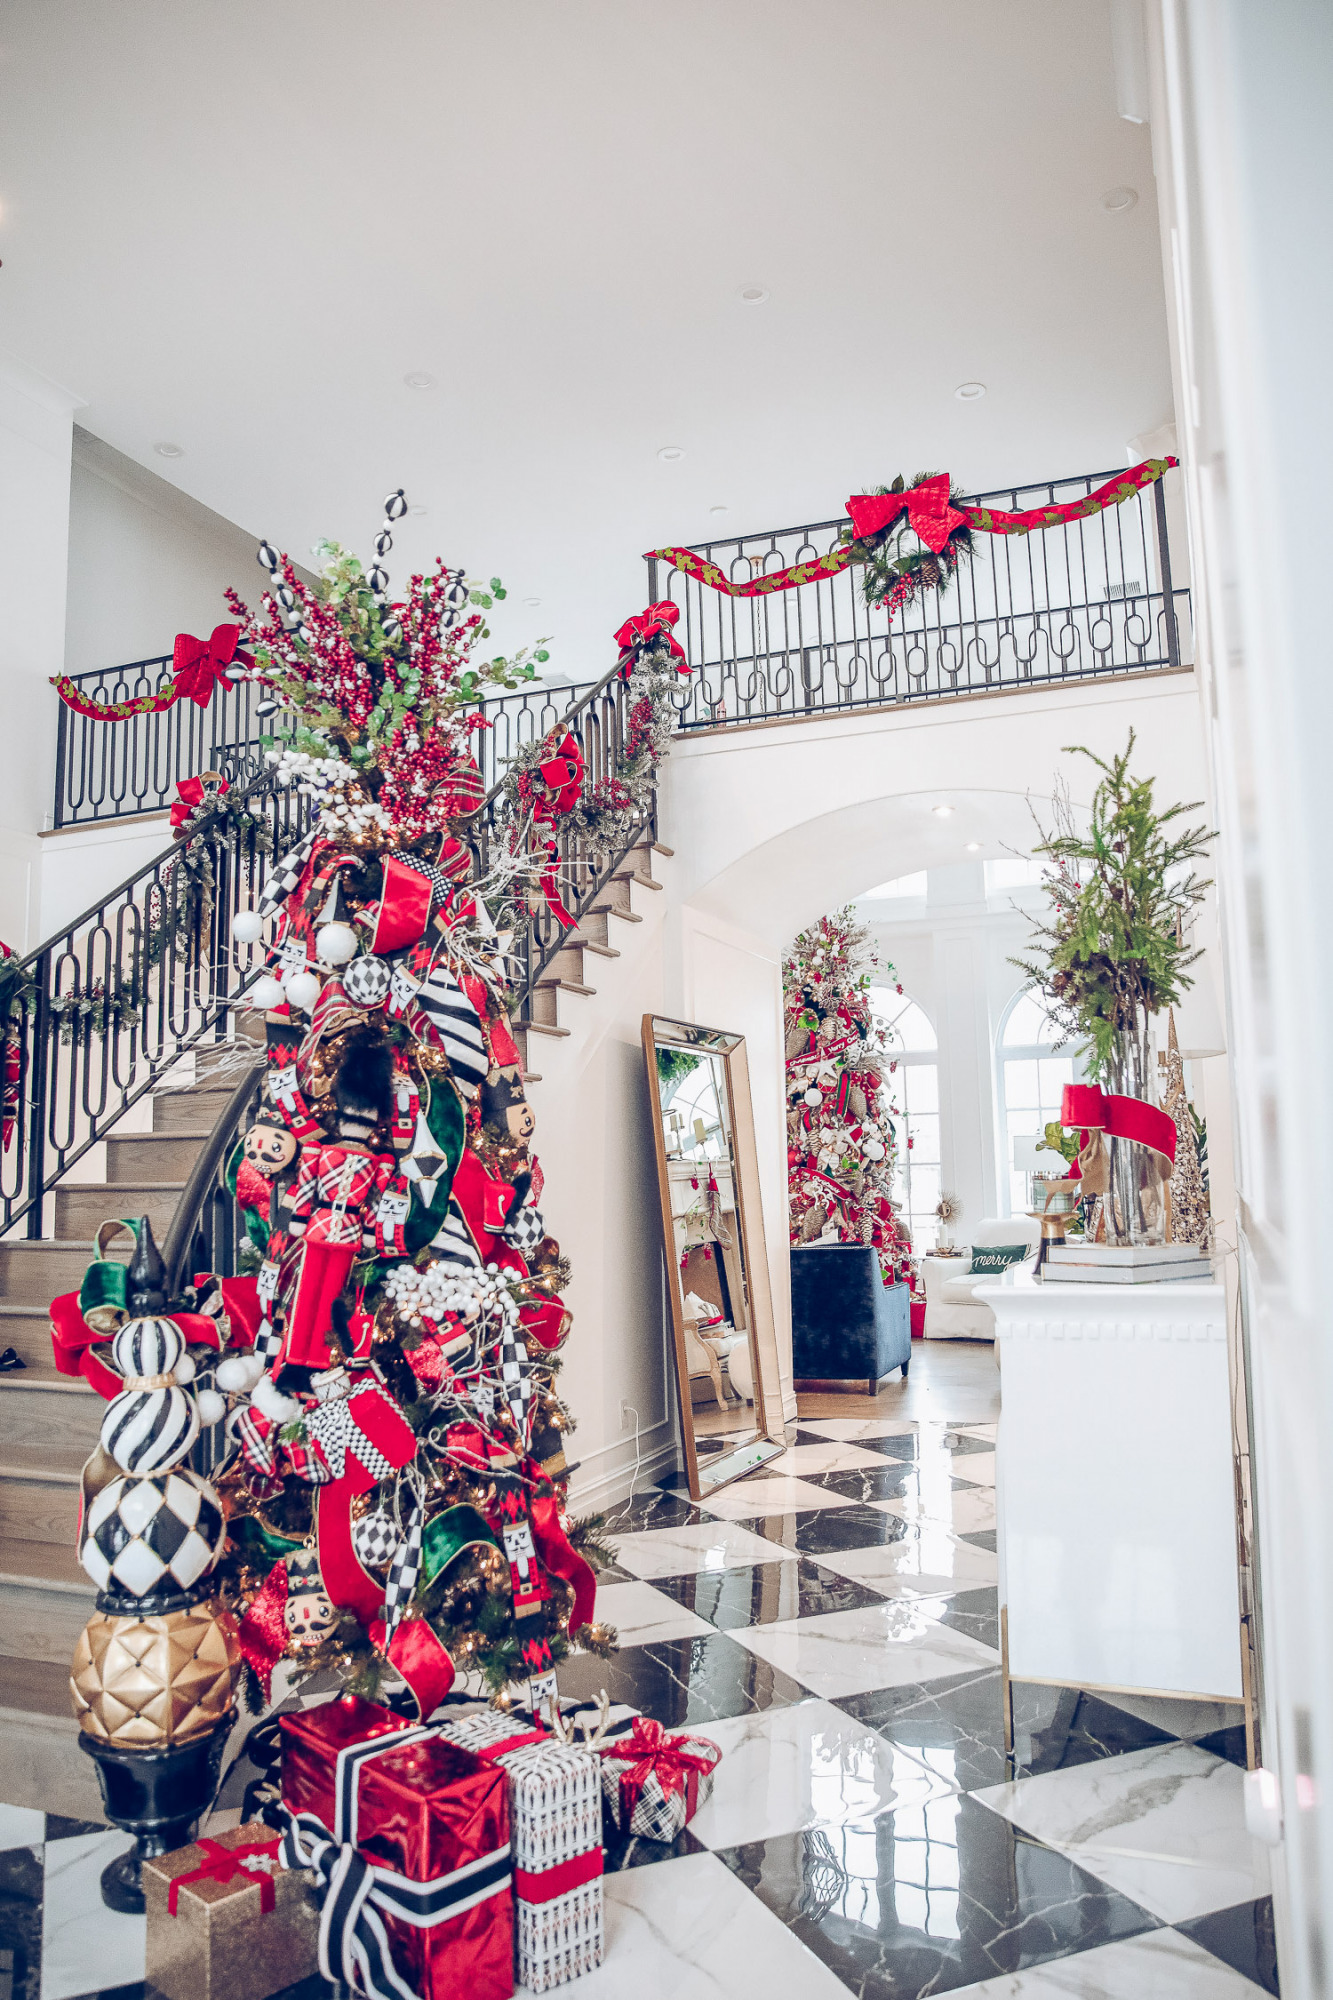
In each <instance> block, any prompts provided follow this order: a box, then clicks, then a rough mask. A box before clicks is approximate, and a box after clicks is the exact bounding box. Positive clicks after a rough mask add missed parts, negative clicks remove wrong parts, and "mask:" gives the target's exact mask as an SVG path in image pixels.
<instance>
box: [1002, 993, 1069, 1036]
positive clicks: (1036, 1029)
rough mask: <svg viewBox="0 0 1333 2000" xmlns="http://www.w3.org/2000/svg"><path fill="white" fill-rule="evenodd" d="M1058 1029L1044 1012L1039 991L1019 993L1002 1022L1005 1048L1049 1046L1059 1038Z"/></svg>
mask: <svg viewBox="0 0 1333 2000" xmlns="http://www.w3.org/2000/svg"><path fill="white" fill-rule="evenodd" d="M1059 1033H1060V1031H1059V1029H1058V1028H1057V1027H1056V1025H1055V1023H1054V1021H1052V1020H1051V1018H1050V1016H1049V1014H1048V1013H1047V1012H1046V1006H1045V1002H1044V1001H1043V1000H1042V998H1041V995H1040V994H1039V993H1034V992H1032V991H1031V990H1029V991H1028V992H1026V993H1021V994H1020V995H1019V997H1018V999H1017V1000H1015V1002H1014V1004H1013V1006H1012V1007H1011V1008H1010V1010H1009V1014H1008V1017H1007V1019H1006V1020H1005V1024H1004V1046H1005V1047H1006V1048H1007V1049H1030V1048H1050V1047H1051V1046H1052V1044H1053V1043H1054V1042H1056V1041H1057V1040H1058V1039H1059Z"/></svg>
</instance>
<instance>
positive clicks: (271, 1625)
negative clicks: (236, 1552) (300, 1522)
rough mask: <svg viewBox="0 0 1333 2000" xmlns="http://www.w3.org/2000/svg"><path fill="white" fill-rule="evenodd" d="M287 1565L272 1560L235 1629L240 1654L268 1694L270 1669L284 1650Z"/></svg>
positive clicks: (285, 1646)
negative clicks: (238, 1625) (271, 1564)
mask: <svg viewBox="0 0 1333 2000" xmlns="http://www.w3.org/2000/svg"><path fill="white" fill-rule="evenodd" d="M286 1612H287V1565H286V1563H285V1562H282V1561H278V1562H275V1563H274V1565H273V1567H272V1569H271V1570H270V1571H269V1573H268V1575H267V1576H266V1577H265V1578H264V1581H263V1583H262V1584H261V1586H260V1588H259V1589H258V1590H257V1591H256V1592H255V1594H254V1596H253V1597H252V1598H251V1599H250V1602H249V1604H248V1605H247V1606H246V1611H245V1616H244V1618H242V1620H241V1624H240V1630H239V1631H238V1633H237V1635H236V1636H237V1643H238V1645H239V1646H240V1649H241V1658H242V1659H243V1660H244V1661H245V1663H246V1665H247V1666H248V1667H249V1668H250V1669H251V1671H252V1672H253V1674H254V1675H255V1678H256V1679H257V1680H258V1682H259V1685H260V1687H261V1688H262V1689H263V1691H264V1700H265V1701H268V1700H269V1699H270V1698H271V1694H272V1687H273V1669H274V1667H275V1666H276V1665H277V1663H278V1661H279V1660H280V1659H281V1658H282V1656H283V1654H284V1653H285V1652H286V1650H287V1639H288V1632H287V1618H286Z"/></svg>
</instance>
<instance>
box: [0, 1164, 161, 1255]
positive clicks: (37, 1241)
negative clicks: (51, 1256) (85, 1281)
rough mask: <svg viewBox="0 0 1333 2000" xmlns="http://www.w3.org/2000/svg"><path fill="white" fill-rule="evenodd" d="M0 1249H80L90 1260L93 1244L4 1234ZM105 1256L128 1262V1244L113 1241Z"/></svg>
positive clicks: (127, 1183)
mask: <svg viewBox="0 0 1333 2000" xmlns="http://www.w3.org/2000/svg"><path fill="white" fill-rule="evenodd" d="M92 1185H93V1186H94V1187H97V1186H99V1185H100V1183H99V1182H97V1181H94V1182H93V1183H92ZM107 1185H108V1186H110V1187H115V1186H116V1185H119V1186H121V1187H132V1186H133V1185H134V1183H133V1182H132V1181H121V1182H119V1183H116V1182H114V1181H111V1182H108V1183H107ZM173 1185H174V1183H173ZM0 1250H82V1251H83V1253H84V1254H85V1256H87V1257H88V1258H89V1260H90V1261H91V1258H92V1254H93V1246H92V1244H91V1243H90V1242H89V1240H88V1238H87V1237H86V1236H6V1237H3V1238H0ZM107 1256H108V1257H114V1258H115V1260H116V1262H117V1263H128V1262H129V1258H130V1246H129V1244H128V1243H113V1244H112V1245H111V1247H110V1249H109V1250H108V1251H107Z"/></svg>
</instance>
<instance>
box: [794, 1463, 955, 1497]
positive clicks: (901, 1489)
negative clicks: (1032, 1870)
mask: <svg viewBox="0 0 1333 2000" xmlns="http://www.w3.org/2000/svg"><path fill="white" fill-rule="evenodd" d="M800 1476H801V1477H802V1478H803V1479H804V1480H805V1481H806V1482H807V1484H808V1485H810V1486H822V1487H823V1488H824V1489H825V1491H826V1492H828V1493H842V1494H844V1495H845V1496H846V1497H847V1499H849V1500H855V1501H859V1502H861V1503H862V1504H863V1505H864V1504H865V1503H866V1502H867V1501H870V1500H897V1499H899V1498H901V1496H902V1495H903V1494H904V1493H915V1492H916V1491H917V1490H918V1487H919V1484H920V1479H921V1474H920V1471H919V1469H918V1468H917V1467H916V1466H915V1465H908V1464H903V1463H901V1462H899V1461H895V1460H893V1459H889V1458H886V1459H885V1460H884V1462H883V1464H882V1465H853V1466H848V1467H847V1468H846V1470H845V1471H842V1472H811V1473H802V1474H801V1475H800ZM951 1483H952V1482H951Z"/></svg>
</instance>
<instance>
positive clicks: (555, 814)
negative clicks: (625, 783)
mask: <svg viewBox="0 0 1333 2000" xmlns="http://www.w3.org/2000/svg"><path fill="white" fill-rule="evenodd" d="M537 770H538V772H539V773H540V775H541V780H542V783H543V784H544V785H545V787H546V790H545V792H543V793H542V794H540V795H539V796H537V797H535V798H534V800H533V807H532V816H533V818H534V819H535V820H537V821H538V822H539V823H540V822H543V821H544V822H546V823H547V824H549V825H551V826H554V825H555V822H556V821H557V820H558V819H563V818H564V816H565V814H566V813H571V812H573V810H574V808H575V806H576V805H577V804H578V802H579V793H580V792H581V791H582V789H583V752H582V750H581V749H580V748H579V745H578V742H577V740H576V739H575V738H574V737H573V736H571V735H570V733H569V731H568V730H566V732H565V734H564V735H563V736H562V737H561V739H560V741H559V742H558V743H557V744H556V746H555V750H554V752H553V754H552V755H551V756H550V757H548V758H546V759H545V761H544V762H543V763H541V764H539V765H538V766H537Z"/></svg>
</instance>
